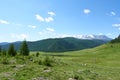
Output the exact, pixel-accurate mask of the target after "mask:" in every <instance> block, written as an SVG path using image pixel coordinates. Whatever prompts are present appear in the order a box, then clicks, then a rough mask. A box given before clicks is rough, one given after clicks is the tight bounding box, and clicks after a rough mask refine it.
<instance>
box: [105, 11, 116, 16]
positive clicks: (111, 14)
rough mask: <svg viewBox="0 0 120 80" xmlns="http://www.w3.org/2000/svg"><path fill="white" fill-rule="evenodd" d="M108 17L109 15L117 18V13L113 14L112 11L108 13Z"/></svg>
mask: <svg viewBox="0 0 120 80" xmlns="http://www.w3.org/2000/svg"><path fill="white" fill-rule="evenodd" d="M107 15H108V16H115V15H116V13H115V12H113V11H111V12H109V13H107Z"/></svg>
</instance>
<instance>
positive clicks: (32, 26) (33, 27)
mask: <svg viewBox="0 0 120 80" xmlns="http://www.w3.org/2000/svg"><path fill="white" fill-rule="evenodd" d="M28 27H30V28H32V29H35V28H36V26H34V25H28Z"/></svg>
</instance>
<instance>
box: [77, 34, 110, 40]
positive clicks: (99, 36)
mask: <svg viewBox="0 0 120 80" xmlns="http://www.w3.org/2000/svg"><path fill="white" fill-rule="evenodd" d="M75 37H76V38H79V39H99V40H111V38H109V37H107V36H105V35H92V34H90V35H77V36H75Z"/></svg>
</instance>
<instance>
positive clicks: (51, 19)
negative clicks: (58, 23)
mask: <svg viewBox="0 0 120 80" xmlns="http://www.w3.org/2000/svg"><path fill="white" fill-rule="evenodd" d="M48 14H49V16H48V17H42V16H40V15H39V14H36V15H35V16H36V19H37V20H38V21H40V22H51V21H54V19H53V16H55V13H54V12H48Z"/></svg>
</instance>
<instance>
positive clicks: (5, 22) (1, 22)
mask: <svg viewBox="0 0 120 80" xmlns="http://www.w3.org/2000/svg"><path fill="white" fill-rule="evenodd" d="M0 24H9V22H8V21H5V20H0Z"/></svg>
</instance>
